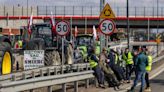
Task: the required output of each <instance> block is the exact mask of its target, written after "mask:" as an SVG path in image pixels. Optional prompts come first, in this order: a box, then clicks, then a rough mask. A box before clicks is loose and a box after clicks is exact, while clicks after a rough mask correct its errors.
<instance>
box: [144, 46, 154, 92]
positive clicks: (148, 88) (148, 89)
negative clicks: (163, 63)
mask: <svg viewBox="0 0 164 92" xmlns="http://www.w3.org/2000/svg"><path fill="white" fill-rule="evenodd" d="M146 55H147V58H148V66H146V74H145V82H146V89H145V91H151V88H150V82H149V72H150V71H151V67H152V61H153V58H152V56H151V55H150V52H149V51H148V49H146Z"/></svg>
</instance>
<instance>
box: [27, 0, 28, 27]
mask: <svg viewBox="0 0 164 92" xmlns="http://www.w3.org/2000/svg"><path fill="white" fill-rule="evenodd" d="M27 25H28V0H27Z"/></svg>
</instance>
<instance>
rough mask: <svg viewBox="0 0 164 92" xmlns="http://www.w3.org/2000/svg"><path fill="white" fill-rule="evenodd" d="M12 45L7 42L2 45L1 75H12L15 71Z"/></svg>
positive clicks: (0, 57)
mask: <svg viewBox="0 0 164 92" xmlns="http://www.w3.org/2000/svg"><path fill="white" fill-rule="evenodd" d="M13 63H14V62H13V56H12V52H11V45H10V44H9V43H7V42H1V44H0V75H5V74H10V73H12V70H13Z"/></svg>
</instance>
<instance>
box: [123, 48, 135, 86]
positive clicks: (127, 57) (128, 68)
mask: <svg viewBox="0 0 164 92" xmlns="http://www.w3.org/2000/svg"><path fill="white" fill-rule="evenodd" d="M122 57H123V59H124V60H125V62H126V80H127V83H130V78H131V73H132V69H133V55H132V53H131V52H130V51H129V49H128V48H126V49H125V52H124V53H123V55H122Z"/></svg>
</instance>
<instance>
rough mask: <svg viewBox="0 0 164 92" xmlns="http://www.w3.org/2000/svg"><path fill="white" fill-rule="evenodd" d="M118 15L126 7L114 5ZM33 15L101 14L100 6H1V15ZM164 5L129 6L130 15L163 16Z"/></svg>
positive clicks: (123, 13) (124, 11)
mask: <svg viewBox="0 0 164 92" xmlns="http://www.w3.org/2000/svg"><path fill="white" fill-rule="evenodd" d="M112 9H113V11H114V13H115V15H116V16H118V17H119V16H126V7H120V6H119V7H112ZM32 12H33V15H38V16H39V15H51V12H53V14H54V15H61V16H68V15H69V16H99V14H100V7H99V6H36V7H35V6H32V7H29V8H28V9H27V7H23V6H10V7H9V6H0V16H27V15H28V16H29V15H31V13H32ZM163 12H164V7H158V14H157V7H129V15H130V16H134V17H138V16H151V17H157V15H158V16H159V17H163V16H164V13H163Z"/></svg>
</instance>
